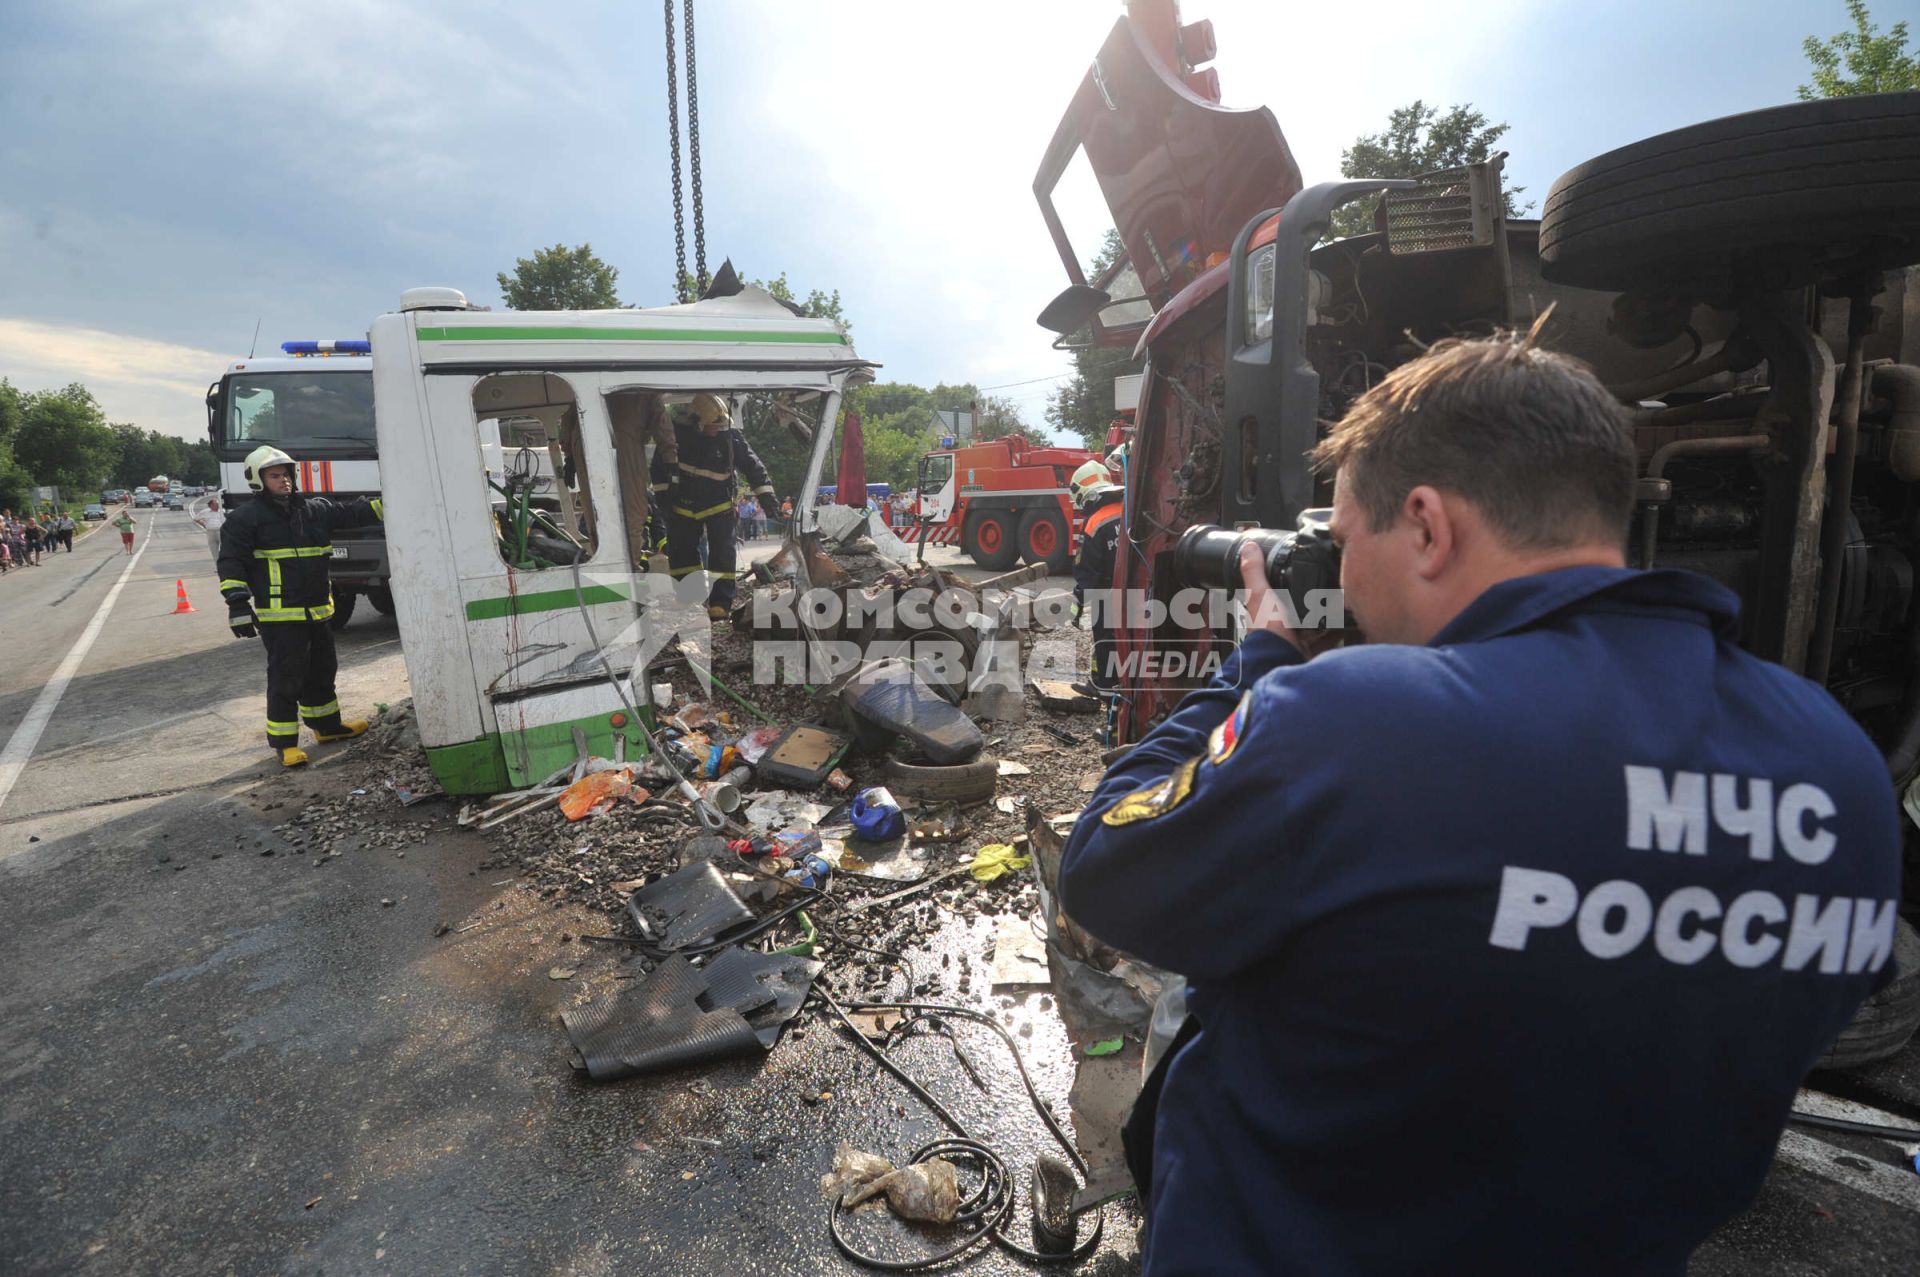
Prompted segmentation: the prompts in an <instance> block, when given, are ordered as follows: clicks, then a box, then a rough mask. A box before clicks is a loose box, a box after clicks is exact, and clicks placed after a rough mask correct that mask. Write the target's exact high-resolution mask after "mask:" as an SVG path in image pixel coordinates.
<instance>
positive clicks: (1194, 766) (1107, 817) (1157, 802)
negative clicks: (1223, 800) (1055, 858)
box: [1100, 758, 1200, 828]
mask: <svg viewBox="0 0 1920 1277" xmlns="http://www.w3.org/2000/svg"><path fill="white" fill-rule="evenodd" d="M1199 769H1200V760H1199V759H1197V758H1189V759H1188V760H1187V761H1186V762H1184V763H1182V764H1180V766H1179V767H1178V768H1176V769H1175V770H1174V772H1173V774H1172V775H1171V776H1168V777H1167V778H1166V779H1165V780H1157V781H1155V782H1153V783H1152V784H1151V785H1147V786H1144V787H1142V788H1140V789H1136V790H1134V791H1133V792H1132V793H1131V794H1128V795H1127V796H1126V797H1125V798H1122V799H1121V800H1120V801H1119V802H1117V803H1115V804H1114V805H1113V806H1111V807H1109V808H1107V810H1106V813H1105V814H1104V815H1102V816H1101V817H1100V823H1101V824H1103V825H1112V826H1114V827H1115V828H1118V827H1119V826H1121V825H1131V824H1133V823H1134V822H1135V821H1140V820H1152V819H1153V818H1154V817H1155V816H1164V815H1166V814H1167V813H1168V812H1170V811H1172V810H1173V809H1174V808H1175V807H1178V806H1179V805H1180V804H1181V803H1183V802H1185V801H1186V800H1187V795H1188V794H1191V793H1192V792H1193V774H1194V773H1195V772H1196V771H1198V770H1199Z"/></svg>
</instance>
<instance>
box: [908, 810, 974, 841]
mask: <svg viewBox="0 0 1920 1277" xmlns="http://www.w3.org/2000/svg"><path fill="white" fill-rule="evenodd" d="M909 832H910V833H911V834H912V835H913V838H914V841H916V842H951V841H953V840H954V839H955V838H958V837H959V836H960V835H962V834H964V833H966V832H967V822H966V821H964V820H962V819H961V818H960V808H959V807H958V806H957V805H956V804H954V803H947V804H945V805H943V806H940V807H935V808H932V809H930V810H924V811H921V812H919V813H918V814H917V815H915V816H914V818H913V821H912V823H911V825H910V826H909Z"/></svg>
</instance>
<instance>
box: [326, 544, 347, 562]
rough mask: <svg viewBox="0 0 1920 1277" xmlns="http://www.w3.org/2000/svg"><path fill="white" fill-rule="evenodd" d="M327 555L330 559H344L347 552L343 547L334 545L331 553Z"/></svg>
mask: <svg viewBox="0 0 1920 1277" xmlns="http://www.w3.org/2000/svg"><path fill="white" fill-rule="evenodd" d="M327 557H328V558H330V559H344V558H346V557H347V552H346V550H345V549H344V548H342V547H340V546H337V545H336V546H334V547H333V553H332V554H330V555H328V556H327Z"/></svg>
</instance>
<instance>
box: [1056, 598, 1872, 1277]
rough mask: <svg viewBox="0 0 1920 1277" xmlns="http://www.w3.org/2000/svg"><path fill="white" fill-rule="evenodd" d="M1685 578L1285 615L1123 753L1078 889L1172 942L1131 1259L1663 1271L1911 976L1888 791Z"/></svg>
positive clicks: (1846, 723) (1224, 1265) (1118, 931)
mask: <svg viewBox="0 0 1920 1277" xmlns="http://www.w3.org/2000/svg"><path fill="white" fill-rule="evenodd" d="M1737 608H1738V604H1737V602H1736V600H1735V599H1734V596H1733V595H1731V594H1730V593H1728V592H1727V591H1726V590H1724V589H1722V588H1721V587H1720V586H1718V585H1715V584H1713V583H1711V582H1709V581H1707V580H1705V579H1704V578H1700V577H1696V576H1691V575H1688V574H1685V573H1680V572H1650V573H1641V572H1632V571H1625V570H1617V569H1608V568H1569V569H1564V570H1561V571H1556V572H1548V573H1542V574H1540V575H1537V576H1531V577H1523V578H1519V579H1516V580H1510V581H1505V582H1502V583H1500V584H1499V585H1496V586H1494V587H1493V588H1492V589H1490V590H1488V591H1487V592H1486V593H1485V594H1483V595H1481V596H1480V598H1478V599H1476V600H1475V601H1474V602H1473V603H1472V604H1471V605H1470V606H1469V607H1468V608H1467V609H1466V610H1465V611H1463V612H1462V613H1461V614H1460V615H1459V616H1458V617H1457V618H1455V619H1454V621H1453V622H1452V623H1451V624H1450V625H1448V626H1447V627H1446V629H1445V630H1444V631H1443V632H1441V633H1440V634H1439V635H1437V636H1436V637H1435V638H1434V639H1433V641H1432V642H1431V643H1430V644H1428V645H1427V646H1425V647H1410V646H1385V645H1382V646H1365V647H1355V648H1349V649H1343V650H1339V651H1334V652H1329V653H1327V654H1325V655H1323V656H1321V657H1319V658H1318V659H1316V660H1314V661H1312V662H1311V663H1302V661H1301V659H1300V656H1299V654H1298V653H1297V652H1295V651H1294V649H1293V648H1292V647H1291V646H1290V645H1288V644H1287V643H1285V642H1283V641H1282V640H1281V639H1279V638H1277V637H1275V636H1273V635H1270V634H1266V633H1255V634H1253V635H1251V636H1249V637H1248V638H1247V640H1246V641H1245V642H1244V643H1243V644H1242V645H1241V647H1240V649H1239V650H1238V651H1237V652H1236V653H1235V655H1234V657H1233V658H1232V659H1231V660H1229V661H1228V662H1227V664H1226V666H1225V667H1224V668H1223V669H1222V671H1221V673H1220V675H1219V676H1218V677H1217V678H1216V679H1215V681H1214V683H1213V684H1212V685H1211V686H1210V687H1208V688H1204V689H1202V690H1200V691H1197V692H1194V693H1193V694H1191V695H1189V696H1188V697H1187V698H1186V699H1185V700H1184V701H1183V702H1182V703H1181V704H1180V706H1179V707H1178V709H1176V710H1175V712H1174V713H1173V714H1172V715H1171V716H1170V717H1169V718H1168V720H1167V721H1166V722H1165V723H1163V724H1162V725H1161V726H1159V727H1157V728H1155V729H1154V730H1153V731H1152V732H1150V733H1148V735H1147V736H1146V738H1145V739H1143V740H1142V741H1141V743H1140V744H1139V745H1138V746H1137V747H1136V748H1135V749H1134V750H1133V751H1132V752H1130V753H1129V754H1128V755H1126V757H1124V758H1123V759H1122V760H1121V761H1120V762H1119V763H1118V764H1116V765H1115V766H1114V767H1113V769H1112V770H1111V771H1109V772H1108V773H1107V776H1106V778H1105V779H1104V780H1103V781H1102V783H1101V785H1100V787H1099V789H1097V790H1096V791H1095V793H1094V796H1093V800H1092V802H1091V803H1090V804H1089V805H1088V807H1087V809H1086V812H1085V813H1084V814H1083V815H1082V816H1081V818H1080V821H1079V823H1078V825H1077V826H1076V827H1075V829H1074V833H1073V836H1072V838H1071V839H1070V841H1069V842H1068V845H1067V848H1066V852H1065V856H1064V861H1063V866H1062V871H1061V880H1060V887H1061V898H1062V902H1063V904H1064V905H1065V907H1066V910H1067V912H1068V913H1069V914H1071V915H1072V916H1073V917H1074V918H1075V919H1076V920H1077V921H1079V922H1080V923H1081V924H1082V925H1083V926H1085V927H1086V928H1087V929H1088V930H1089V931H1091V932H1092V933H1093V934H1095V935H1096V936H1098V937H1100V938H1101V939H1103V940H1106V941H1108V942H1109V943H1111V944H1114V945H1117V946H1118V947H1120V948H1122V949H1125V950H1127V951H1129V952H1131V953H1134V954H1136V955H1138V956H1140V957H1142V958H1145V959H1147V960H1148V961H1150V962H1154V963H1158V964H1160V965H1162V966H1165V967H1168V968H1171V969H1173V970H1175V971H1179V972H1182V973H1184V974H1185V975H1186V976H1187V977H1188V978H1189V980H1190V982H1191V986H1192V987H1191V993H1190V1005H1191V1008H1192V1010H1193V1012H1194V1014H1195V1015H1196V1017H1197V1018H1198V1019H1199V1021H1200V1023H1201V1026H1202V1028H1201V1032H1200V1033H1199V1035H1198V1036H1197V1037H1196V1038H1194V1039H1193V1040H1192V1041H1191V1042H1190V1043H1189V1044H1188V1045H1187V1046H1186V1047H1185V1048H1183V1049H1182V1050H1181V1052H1180V1053H1179V1054H1178V1056H1176V1057H1175V1059H1174V1061H1173V1063H1172V1066H1171V1069H1170V1071H1169V1073H1168V1075H1167V1081H1166V1088H1165V1091H1164V1094H1163V1097H1162V1101H1161V1108H1160V1112H1159V1118H1158V1123H1157V1125H1156V1128H1155V1163H1154V1181H1153V1199H1152V1202H1151V1212H1152V1219H1151V1224H1150V1226H1149V1238H1148V1250H1147V1260H1146V1271H1147V1272H1148V1273H1149V1274H1152V1275H1155V1277H1158V1275H1160V1274H1173V1273H1193V1274H1207V1275H1208V1277H1219V1275H1221V1274H1230V1273H1310V1274H1314V1275H1315V1277H1327V1275H1328V1274H1341V1273H1384V1272H1401V1273H1412V1272H1459V1273H1473V1274H1476V1277H1487V1275H1488V1274H1500V1273H1515V1274H1521V1273H1524V1274H1529V1275H1533V1274H1541V1273H1554V1274H1560V1275H1564V1274H1581V1273H1595V1274H1602V1273H1605V1274H1614V1273H1627V1272H1632V1273H1645V1272H1662V1273H1675V1274H1677V1273H1680V1272H1682V1271H1683V1270H1684V1267H1685V1265H1686V1260H1687V1256H1688V1254H1689V1253H1690V1252H1691V1251H1692V1249H1693V1248H1694V1246H1695V1245H1697V1244H1698V1243H1699V1242H1700V1241H1701V1240H1702V1239H1703V1238H1704V1237H1706V1236H1707V1234H1708V1233H1709V1232H1711V1231H1712V1229H1713V1228H1714V1227H1715V1226H1716V1225H1717V1224H1719V1223H1720V1222H1721V1221H1723V1220H1725V1219H1726V1218H1728V1217H1729V1216H1731V1215H1733V1214H1735V1213H1736V1212H1738V1211H1739V1210H1741V1209H1742V1208H1743V1207H1744V1206H1745V1205H1746V1204H1747V1203H1748V1201H1750V1200H1751V1198H1752V1197H1753V1195H1754V1193H1755V1192H1756V1191H1757V1190H1758V1188H1759V1185H1760V1182H1761V1179H1762V1178H1763V1176H1764V1175H1765V1173H1766V1170H1767V1166H1768V1163H1769V1161H1770V1159H1771V1156H1772V1152H1773V1146H1774V1142H1775V1140H1776V1138H1777V1136H1778V1133H1779V1131H1780V1128H1781V1125H1782V1123H1783V1122H1784V1120H1785V1116H1786V1112H1787V1109H1788V1106H1789V1104H1790V1103H1791V1101H1792V1098H1793V1094H1794V1089H1795V1087H1796V1085H1797V1084H1798V1083H1799V1082H1800V1080H1801V1077H1802V1075H1803V1074H1804V1073H1805V1072H1806V1070H1807V1068H1808V1066H1809V1064H1810V1063H1811V1062H1812V1061H1813V1060H1814V1058H1815V1057H1816V1056H1817V1055H1818V1054H1819V1053H1820V1052H1821V1051H1822V1050H1823V1049H1824V1048H1825V1047H1826V1046H1827V1044H1828V1043H1829V1042H1830V1041H1831V1040H1832V1038H1833V1037H1834V1035H1835V1034H1836V1033H1837V1032H1838V1031H1839V1029H1840V1028H1841V1026H1842V1025H1843V1024H1845V1023H1846V1021H1847V1019H1848V1017H1849V1016H1850V1015H1851V1013H1852V1012H1853V1010H1854V1008H1855V1007H1856V1006H1857V1005H1858V1003H1859V1002H1860V1000H1861V999H1862V998H1863V997H1865V996H1866V995H1867V994H1868V993H1869V992H1870V991H1872V990H1873V989H1874V988H1876V987H1878V985H1879V984H1881V983H1883V982H1884V981H1885V980H1886V979H1888V978H1890V972H1891V968H1890V966H1889V955H1890V953H1891V949H1892V939H1893V924H1894V916H1895V915H1894V908H1895V905H1894V901H1895V898H1896V897H1897V895H1898V892H1899V860H1898V856H1899V851H1898V846H1899V840H1898V829H1897V818H1898V817H1897V811H1896V807H1895V803H1894V798H1893V794H1892V788H1891V786H1890V785H1889V784H1888V781H1887V775H1886V770H1885V767H1884V765H1883V763H1882V761H1881V757H1880V754H1879V752H1878V751H1877V750H1876V749H1875V748H1874V747H1873V745H1872V743H1871V742H1870V741H1869V740H1868V739H1867V737H1866V736H1865V734H1864V733H1862V732H1861V730H1860V729H1859V728H1858V727H1857V726H1855V725H1854V723H1853V722H1852V721H1851V720H1849V719H1848V718H1847V716H1846V714H1845V713H1844V712H1843V711H1842V710H1841V709H1840V707H1839V706H1838V705H1837V704H1836V703H1835V702H1834V701H1833V700H1832V698H1830V697H1829V696H1828V695H1827V694H1826V693H1825V692H1824V691H1823V690H1822V689H1821V688H1819V687H1818V686H1816V685H1815V684H1813V683H1811V682H1808V681H1807V680H1805V679H1803V678H1800V677H1798V676H1797V675H1794V674H1790V673H1788V672H1787V671H1785V670H1783V669H1781V668H1780V667H1778V666H1775V665H1771V664H1768V663H1766V662H1763V661H1761V660H1759V659H1757V658H1755V657H1753V656H1751V655H1748V654H1747V653H1745V652H1743V651H1741V650H1740V649H1739V648H1738V647H1737V646H1735V641H1734V633H1735V630H1734V622H1735V618H1736V613H1737Z"/></svg>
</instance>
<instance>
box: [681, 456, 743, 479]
mask: <svg viewBox="0 0 1920 1277" xmlns="http://www.w3.org/2000/svg"><path fill="white" fill-rule="evenodd" d="M676 464H678V465H679V467H680V471H681V473H683V474H697V475H699V476H700V477H701V478H702V479H718V480H719V481H720V482H722V483H725V482H726V481H727V480H728V479H731V478H732V477H733V476H732V475H730V474H722V473H721V472H720V471H718V470H702V469H701V468H700V467H699V466H690V465H688V464H687V463H686V462H684V461H681V462H678V463H676Z"/></svg>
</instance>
